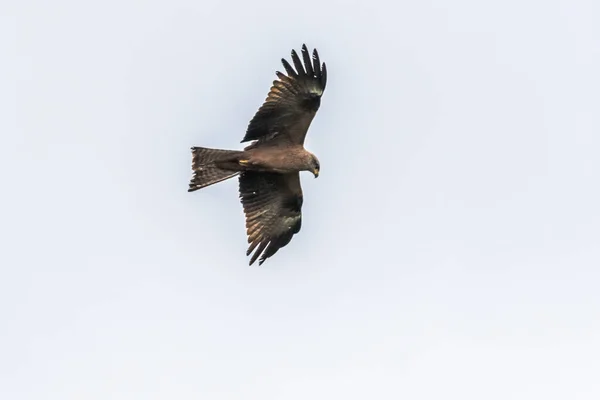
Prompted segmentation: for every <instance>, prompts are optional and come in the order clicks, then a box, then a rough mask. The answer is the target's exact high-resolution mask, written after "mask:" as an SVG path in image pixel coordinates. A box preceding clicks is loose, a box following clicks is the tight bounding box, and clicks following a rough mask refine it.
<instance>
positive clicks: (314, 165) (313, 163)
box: [310, 154, 321, 178]
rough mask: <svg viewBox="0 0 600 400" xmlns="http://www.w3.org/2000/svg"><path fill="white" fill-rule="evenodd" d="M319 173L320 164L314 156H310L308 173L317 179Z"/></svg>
mask: <svg viewBox="0 0 600 400" xmlns="http://www.w3.org/2000/svg"><path fill="white" fill-rule="evenodd" d="M319 171H321V164H320V163H319V159H318V158H317V156H315V155H314V154H311V160H310V172H312V174H313V175H314V176H315V178H318V177H319Z"/></svg>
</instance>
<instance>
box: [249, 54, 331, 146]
mask: <svg viewBox="0 0 600 400" xmlns="http://www.w3.org/2000/svg"><path fill="white" fill-rule="evenodd" d="M302 60H303V61H304V65H302V61H300V57H298V54H297V53H296V51H294V50H292V63H293V64H294V67H295V69H294V68H292V66H291V65H290V64H289V63H288V62H287V61H286V60H285V59H281V62H282V63H283V66H284V68H285V71H286V73H287V75H285V74H283V73H281V72H279V71H277V77H278V78H279V79H278V80H276V81H273V86H271V90H270V91H269V94H268V95H267V98H266V100H265V102H264V103H263V104H262V106H261V107H260V108H259V109H258V111H257V112H256V114H255V115H254V118H252V120H251V121H250V124H249V125H248V129H247V131H246V135H245V136H244V139H243V140H242V143H243V142H248V141H251V140H257V141H258V142H256V143H253V144H252V145H251V146H250V147H252V146H253V145H256V144H262V143H265V142H277V141H279V140H282V141H288V142H291V143H293V144H304V138H305V137H306V132H307V131H308V127H309V126H310V123H311V122H312V120H313V118H314V116H315V114H316V113H317V110H318V109H319V106H320V104H321V96H322V95H323V91H324V90H325V85H326V83H327V69H326V67H325V63H323V64H321V61H320V60H319V53H317V50H316V49H315V50H314V51H313V54H312V60H311V57H310V54H309V52H308V49H307V48H306V45H302Z"/></svg>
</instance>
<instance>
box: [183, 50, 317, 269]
mask: <svg viewBox="0 0 600 400" xmlns="http://www.w3.org/2000/svg"><path fill="white" fill-rule="evenodd" d="M301 57H302V59H301V58H300V56H299V55H298V53H296V51H294V50H292V53H291V59H292V63H293V65H294V66H293V67H292V65H290V63H289V62H288V61H286V60H285V59H281V63H282V64H283V67H284V68H285V72H286V73H285V74H284V73H281V72H279V71H277V72H276V75H277V78H278V79H277V80H275V81H273V85H272V86H271V88H270V90H269V93H268V95H267V98H266V100H265V101H264V103H263V104H262V106H261V107H260V108H259V109H258V111H257V112H256V114H255V115H254V117H253V118H252V120H250V123H249V124H248V128H247V130H246V134H245V136H244V138H243V139H242V141H241V143H245V142H251V143H250V144H249V145H248V146H246V147H245V148H244V150H239V151H238V150H221V149H209V148H205V147H192V170H193V177H192V179H191V181H190V185H189V189H188V192H193V191H195V190H198V189H202V188H204V187H207V186H209V185H212V184H215V183H218V182H221V181H224V180H226V179H229V178H232V177H234V176H239V196H240V200H241V203H242V206H243V208H244V214H245V217H246V233H247V235H248V243H249V246H248V250H247V252H246V256H249V255H250V254H252V257H251V258H250V265H252V264H253V263H254V262H255V261H256V260H257V259H258V260H259V265H261V264H262V263H263V262H264V261H265V260H266V259H267V258H269V257H271V256H273V255H274V254H275V253H277V251H278V250H279V249H280V248H282V247H284V246H286V245H287V244H288V243H289V242H290V241H291V240H292V237H293V236H294V235H295V234H296V233H298V232H299V231H300V226H301V224H302V201H303V197H302V187H301V185H300V171H309V172H311V173H312V174H313V175H314V177H315V178H317V177H318V176H319V171H320V169H321V166H320V164H319V160H318V159H317V157H316V156H315V155H314V154H312V153H310V152H309V151H307V150H306V149H305V148H304V139H305V138H306V133H307V132H308V128H309V126H310V124H311V122H312V120H313V118H314V117H315V115H316V113H317V110H318V109H319V106H320V105H321V96H323V92H324V90H325V85H326V83H327V68H326V66H325V63H322V64H321V61H320V59H319V53H318V52H317V50H316V49H314V50H313V53H312V58H311V56H310V53H309V51H308V49H307V48H306V45H302V51H301Z"/></svg>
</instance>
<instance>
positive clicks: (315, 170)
mask: <svg viewBox="0 0 600 400" xmlns="http://www.w3.org/2000/svg"><path fill="white" fill-rule="evenodd" d="M312 173H313V175H314V176H315V178H318V177H319V170H318V169H316V168H315V169H313V170H312Z"/></svg>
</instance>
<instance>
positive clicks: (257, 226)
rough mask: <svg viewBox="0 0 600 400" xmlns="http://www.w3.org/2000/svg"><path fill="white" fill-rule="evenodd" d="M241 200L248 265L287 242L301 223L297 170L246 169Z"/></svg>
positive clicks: (243, 174) (299, 188)
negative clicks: (279, 172)
mask: <svg viewBox="0 0 600 400" xmlns="http://www.w3.org/2000/svg"><path fill="white" fill-rule="evenodd" d="M239 183H240V200H241V202H242V205H243V207H244V214H245V215H246V233H247V235H248V243H249V246H248V251H247V252H246V255H247V256H249V255H250V254H252V257H251V258H250V265H252V264H253V263H254V262H255V261H256V260H259V265H261V264H262V263H263V262H264V261H265V260H266V259H267V258H269V257H271V256H273V255H274V254H275V253H277V251H278V250H279V249H280V248H282V247H284V246H286V245H287V244H288V243H289V242H290V241H291V240H292V237H293V236H294V235H295V234H296V233H298V232H299V231H300V227H301V224H302V211H301V209H302V187H301V186H300V176H299V174H298V173H297V172H295V173H291V174H277V173H271V172H256V171H246V172H244V173H242V174H241V175H240V178H239Z"/></svg>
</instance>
